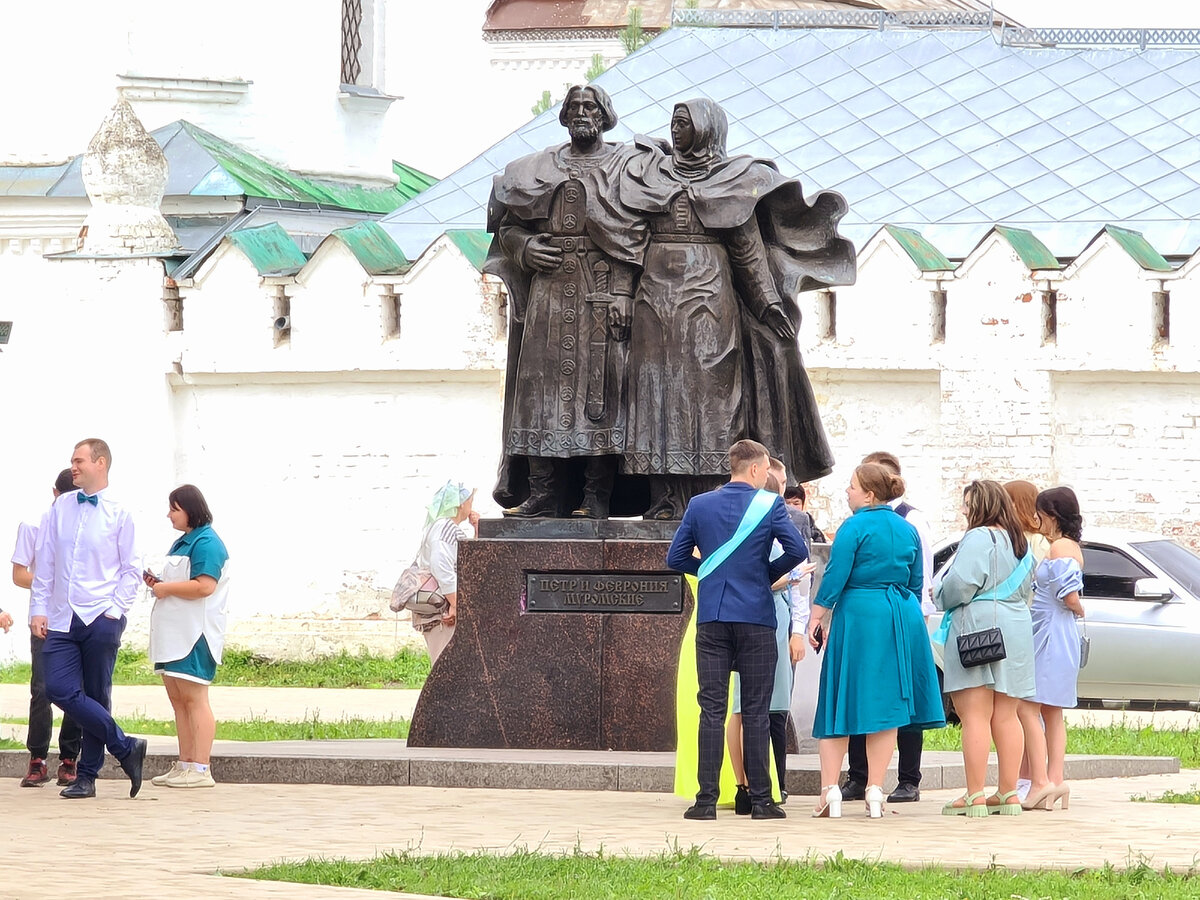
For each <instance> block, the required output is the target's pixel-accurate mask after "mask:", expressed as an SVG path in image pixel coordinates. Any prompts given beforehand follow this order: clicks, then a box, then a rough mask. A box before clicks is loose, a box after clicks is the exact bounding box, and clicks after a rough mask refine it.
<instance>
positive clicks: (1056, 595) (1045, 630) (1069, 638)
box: [1018, 487, 1083, 809]
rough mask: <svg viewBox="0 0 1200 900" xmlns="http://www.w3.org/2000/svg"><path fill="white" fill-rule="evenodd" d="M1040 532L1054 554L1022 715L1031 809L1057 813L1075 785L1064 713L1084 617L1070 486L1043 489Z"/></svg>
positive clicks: (1043, 576) (1071, 700)
mask: <svg viewBox="0 0 1200 900" xmlns="http://www.w3.org/2000/svg"><path fill="white" fill-rule="evenodd" d="M1037 511H1038V515H1039V516H1040V518H1041V530H1042V534H1044V535H1045V536H1046V537H1047V538H1048V539H1049V540H1050V553H1049V555H1048V556H1047V557H1046V558H1045V559H1044V560H1042V562H1041V564H1040V565H1039V566H1038V567H1037V573H1036V575H1035V578H1034V586H1033V608H1032V610H1031V612H1032V613H1033V646H1034V655H1035V658H1036V663H1035V669H1036V672H1037V689H1036V690H1035V691H1034V695H1033V697H1032V698H1031V699H1030V700H1028V701H1024V702H1022V703H1021V705H1020V709H1019V711H1018V715H1019V716H1020V718H1021V726H1022V728H1023V729H1024V731H1025V754H1026V756H1027V758H1028V759H1029V780H1030V782H1031V785H1030V788H1029V795H1028V796H1027V797H1026V798H1025V804H1024V806H1025V808H1026V809H1053V808H1054V804H1055V802H1056V801H1059V802H1061V803H1062V807H1063V809H1066V808H1067V806H1068V805H1069V803H1070V796H1071V786H1070V785H1068V784H1067V783H1066V780H1065V776H1064V773H1063V766H1064V760H1065V757H1066V753H1067V726H1066V723H1065V722H1064V721H1063V712H1062V711H1063V709H1064V708H1065V709H1071V708H1073V707H1074V706H1075V705H1076V704H1077V703H1078V699H1077V698H1076V696H1075V688H1076V684H1077V682H1078V681H1079V650H1080V647H1079V632H1078V631H1077V630H1076V627H1075V621H1076V619H1081V618H1083V604H1082V603H1081V602H1080V599H1079V597H1080V592H1081V591H1082V590H1083V551H1082V550H1081V549H1080V547H1079V541H1080V537H1081V533H1082V530H1083V517H1082V516H1080V514H1079V500H1078V499H1076V497H1075V492H1074V491H1072V490H1071V489H1070V488H1068V487H1056V488H1050V489H1049V490H1045V491H1042V492H1041V493H1040V494H1038V498H1037Z"/></svg>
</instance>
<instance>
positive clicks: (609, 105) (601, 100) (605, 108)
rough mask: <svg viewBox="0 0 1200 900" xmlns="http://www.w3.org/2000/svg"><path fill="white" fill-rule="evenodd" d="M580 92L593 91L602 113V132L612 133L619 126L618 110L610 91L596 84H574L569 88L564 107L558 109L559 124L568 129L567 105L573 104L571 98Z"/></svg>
mask: <svg viewBox="0 0 1200 900" xmlns="http://www.w3.org/2000/svg"><path fill="white" fill-rule="evenodd" d="M580 91H591V92H592V96H593V97H595V98H596V105H597V106H599V107H600V113H601V115H602V116H603V118H602V119H601V122H600V130H601V131H611V130H612V129H613V128H615V127H616V125H617V110H616V108H615V107H614V106H613V102H612V97H610V96H608V91H606V90H605V89H604V88H602V87H598V86H596V85H594V84H573V85H571V87H569V88H567V96H565V97H563V102H562V106H560V107H559V109H558V124H559V125H562V126H563V127H564V128H566V127H567V104H568V103H570V102H571V97H573V96H574V95H575V94H577V93H579V92H580Z"/></svg>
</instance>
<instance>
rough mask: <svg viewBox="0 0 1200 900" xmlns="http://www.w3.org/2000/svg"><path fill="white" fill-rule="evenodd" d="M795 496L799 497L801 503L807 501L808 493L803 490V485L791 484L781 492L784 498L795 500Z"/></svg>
mask: <svg viewBox="0 0 1200 900" xmlns="http://www.w3.org/2000/svg"><path fill="white" fill-rule="evenodd" d="M797 497H799V498H800V502H801V503H805V502H807V501H808V494H807V493H806V492H805V490H804V485H802V484H793V485H791V486H790V487H789V488H787V489H786V490H785V491H784V492H783V499H784V500H795V499H796V498H797Z"/></svg>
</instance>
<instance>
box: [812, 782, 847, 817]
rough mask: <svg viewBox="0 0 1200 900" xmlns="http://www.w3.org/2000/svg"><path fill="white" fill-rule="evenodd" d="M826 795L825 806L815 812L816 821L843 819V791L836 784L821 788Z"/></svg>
mask: <svg viewBox="0 0 1200 900" xmlns="http://www.w3.org/2000/svg"><path fill="white" fill-rule="evenodd" d="M821 793H823V794H824V795H825V805H824V806H822V807H821V808H820V809H814V810H813V818H814V819H840V818H841V817H842V789H841V788H840V787H838V786H837V785H836V784H831V785H829V787H826V788H821Z"/></svg>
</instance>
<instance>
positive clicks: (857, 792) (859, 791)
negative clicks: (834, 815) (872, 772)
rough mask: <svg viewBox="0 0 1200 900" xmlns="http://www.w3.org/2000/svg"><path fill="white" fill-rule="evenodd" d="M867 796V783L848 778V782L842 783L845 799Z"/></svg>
mask: <svg viewBox="0 0 1200 900" xmlns="http://www.w3.org/2000/svg"><path fill="white" fill-rule="evenodd" d="M866 797H867V786H866V785H865V784H859V783H858V782H856V781H850V780H849V779H846V783H845V784H843V785H842V799H843V800H865V799H866Z"/></svg>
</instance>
